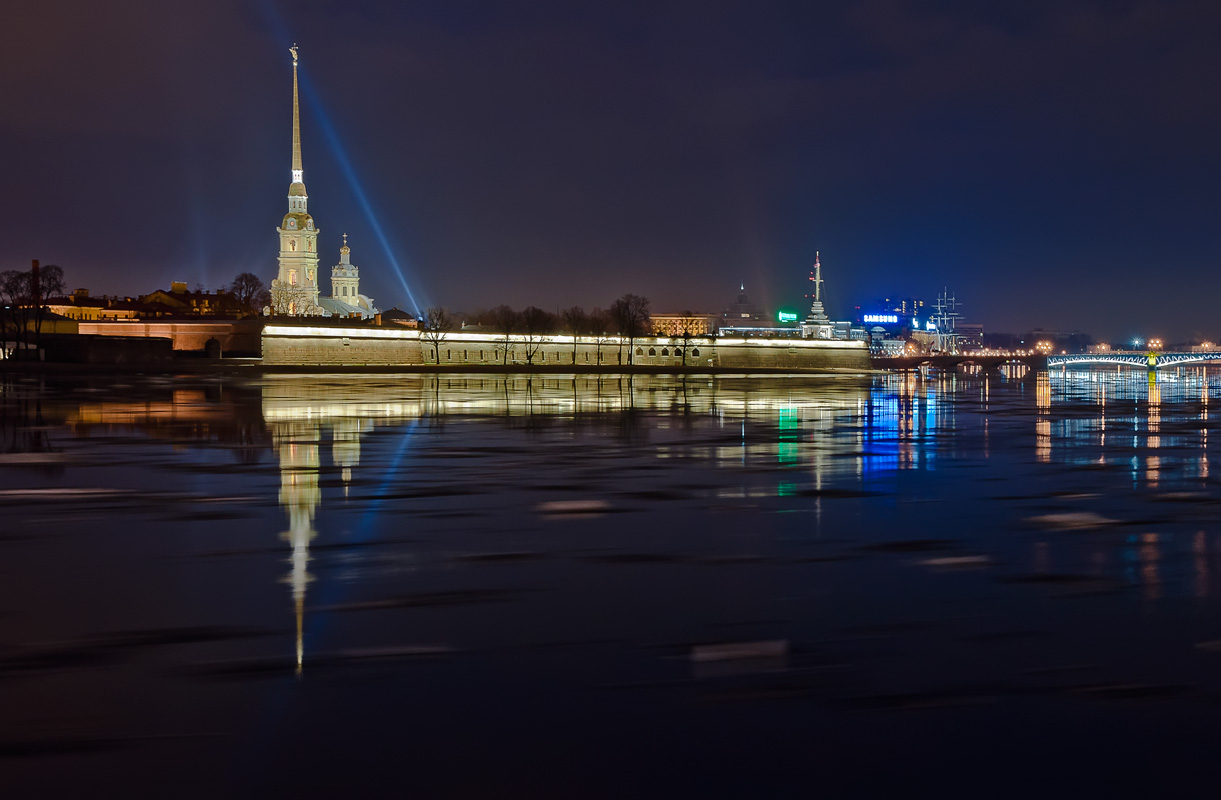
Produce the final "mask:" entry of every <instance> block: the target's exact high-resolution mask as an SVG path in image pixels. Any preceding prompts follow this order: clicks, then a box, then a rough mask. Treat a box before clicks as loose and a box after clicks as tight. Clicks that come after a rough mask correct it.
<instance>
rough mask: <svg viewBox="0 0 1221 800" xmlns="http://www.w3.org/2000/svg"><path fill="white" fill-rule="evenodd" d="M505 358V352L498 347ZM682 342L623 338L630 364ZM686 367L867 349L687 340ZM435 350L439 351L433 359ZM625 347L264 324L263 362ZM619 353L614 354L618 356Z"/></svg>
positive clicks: (795, 361)
mask: <svg viewBox="0 0 1221 800" xmlns="http://www.w3.org/2000/svg"><path fill="white" fill-rule="evenodd" d="M506 347H507V349H508V357H507V359H506V358H505V349H506ZM683 348H684V342H683V341H682V340H681V339H673V338H669V337H654V336H647V337H640V338H637V339H635V341H634V342H632V344H631V349H632V350H633V351H634V355H633V356H632V358H631V362H632V364H633V365H635V366H652V367H682V366H683V363H684V358H683ZM686 349H687V352H686V366H687V367H711V368H716V369H725V368H728V369H835V370H845V371H860V370H867V369H870V360H869V349H868V347H867V345H866V344H865V342H860V341H828V340H811V339H728V338H724V339H722V338H716V339H709V338H693V339H691V340H690V341H689V342H688V343H686ZM438 356H439V357H438ZM628 358H629V345H628V342H627V340H626V339H624V340H622V344H621V343H620V339H619V338H618V337H601V338H596V337H592V336H582V337H577V339H576V342H575V348H574V341H573V337H572V336H567V335H551V336H543V337H538V336H535V337H527V336H525V335H521V334H516V335H512V336H509V337H505V336H504V335H503V334H493V333H486V332H483V333H459V332H453V333H445V334H443V338H442V339H441V341H440V342H439V343H438V344H437V345H436V346H435V347H434V345H433V343H432V342H431V341H429V340H428V334H427V333H423V334H422V333H421V332H419V331H414V330H388V329H385V328H368V327H353V328H341V327H331V326H327V327H311V326H298V325H267V326H266V327H265V328H264V329H263V363H264V364H267V365H270V366H292V365H297V366H315V365H318V366H325V365H332V366H416V365H430V364H436V365H439V366H442V367H444V366H456V367H460V366H492V365H501V364H505V363H506V361H507V363H508V364H509V365H510V366H511V365H525V364H527V363H530V364H534V365H539V366H547V367H565V366H569V367H571V366H573V365H574V364H575V366H576V367H577V368H578V369H581V368H584V367H597V366H598V365H599V363H600V364H601V365H602V366H604V367H617V366H619V365H620V364H624V365H626V364H627V363H628ZM621 359H622V360H621Z"/></svg>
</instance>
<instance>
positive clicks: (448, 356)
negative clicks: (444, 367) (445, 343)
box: [445, 350, 454, 361]
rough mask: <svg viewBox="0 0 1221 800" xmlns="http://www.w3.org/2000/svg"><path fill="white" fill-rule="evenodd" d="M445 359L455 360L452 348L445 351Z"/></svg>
mask: <svg viewBox="0 0 1221 800" xmlns="http://www.w3.org/2000/svg"><path fill="white" fill-rule="evenodd" d="M445 360H446V361H453V360H454V356H453V351H452V350H446V351H445Z"/></svg>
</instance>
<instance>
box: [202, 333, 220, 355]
mask: <svg viewBox="0 0 1221 800" xmlns="http://www.w3.org/2000/svg"><path fill="white" fill-rule="evenodd" d="M204 355H205V356H207V357H208V358H220V340H218V339H216V338H215V337H213V338H211V339H209V340H208V341H206V342H204Z"/></svg>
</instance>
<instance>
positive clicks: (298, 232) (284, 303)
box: [271, 45, 324, 316]
mask: <svg viewBox="0 0 1221 800" xmlns="http://www.w3.org/2000/svg"><path fill="white" fill-rule="evenodd" d="M289 51H290V52H291V53H292V54H293V166H292V183H290V184H289V186H288V213H287V214H285V215H284V219H283V220H281V222H280V227H278V228H276V233H277V234H278V235H279V237H280V272H279V275H278V276H277V277H276V279H275V280H274V281H272V282H271V308H272V310H273V311H274V312H275V313H277V314H289V315H292V316H316V315H319V314H322V313H324V312H323V310H322V308H321V307H320V306H319V305H318V229H317V228H316V227H314V218H313V217H311V216H310V215H309V195H308V194H307V193H306V191H305V182H304V180H303V178H304V170H303V169H302V168H301V120H300V113H299V111H298V103H297V46H296V45H293V46H292V47H291V48H289Z"/></svg>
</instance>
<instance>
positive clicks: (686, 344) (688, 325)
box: [674, 311, 695, 367]
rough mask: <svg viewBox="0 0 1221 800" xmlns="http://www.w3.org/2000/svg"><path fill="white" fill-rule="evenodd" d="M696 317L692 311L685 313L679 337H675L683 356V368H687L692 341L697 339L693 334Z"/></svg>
mask: <svg viewBox="0 0 1221 800" xmlns="http://www.w3.org/2000/svg"><path fill="white" fill-rule="evenodd" d="M694 322H695V317H694V315H693V314H692V313H691V312H690V311H684V312H683V316H682V319H681V320H679V331H678V335H677V336H675V337H674V341H675V343H676V346H677V347H678V348H679V352H680V353H682V356H683V366H684V367H685V366H687V351H689V350H690V349H691V340H692V339H694V338H695V334H694V333H692V332H691V329H692V328H693V327H695V326H694Z"/></svg>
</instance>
